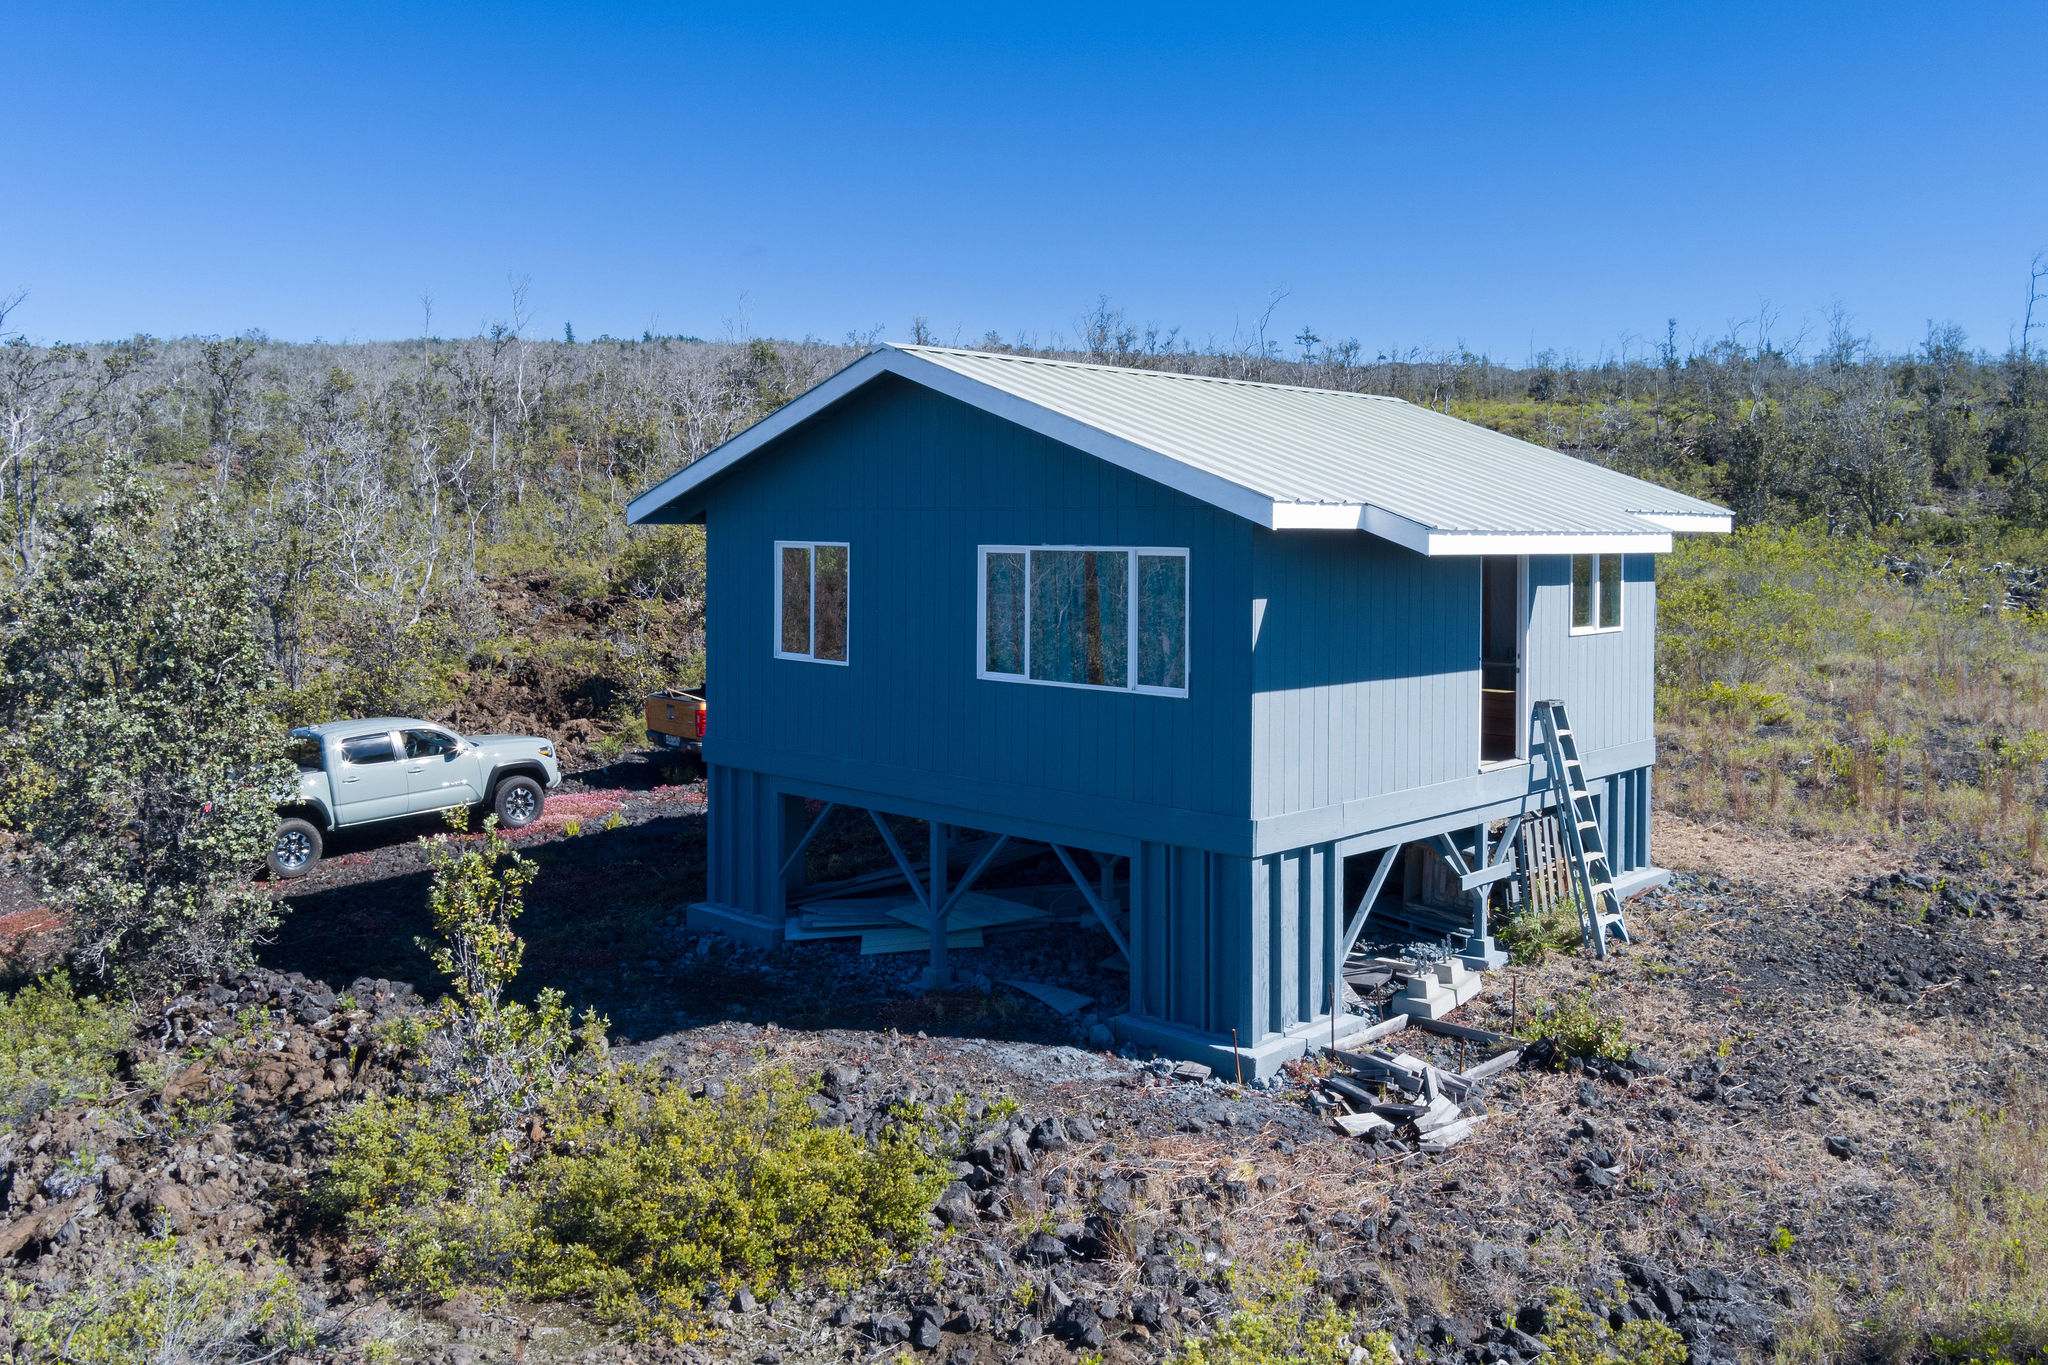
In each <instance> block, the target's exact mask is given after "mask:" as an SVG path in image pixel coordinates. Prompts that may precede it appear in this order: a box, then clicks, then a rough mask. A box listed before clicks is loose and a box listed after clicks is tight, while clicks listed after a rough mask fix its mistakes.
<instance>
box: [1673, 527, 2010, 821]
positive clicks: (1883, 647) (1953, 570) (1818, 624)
mask: <svg viewBox="0 0 2048 1365" xmlns="http://www.w3.org/2000/svg"><path fill="white" fill-rule="evenodd" d="M1905 562H1906V561H1904V560H1901V559H1900V558H1899V557H1898V556H1896V555H1895V554H1892V553H1891V552H1890V551H1889V550H1888V549H1887V547H1886V546H1885V545H1883V544H1881V543H1879V542H1877V541H1875V540H1872V539H1869V538H1867V537H1861V536H1842V535H1833V534H1829V533H1828V532H1827V531H1826V530H1825V529H1824V528H1822V527H1820V526H1818V525H1813V524H1808V525H1802V526H1795V527H1789V528H1787V527H1760V528H1753V529H1747V530H1743V531H1739V532H1737V533H1736V534H1734V535H1733V536H1728V537H1703V538H1695V539H1692V540H1689V541H1686V542H1684V543H1682V544H1681V545H1680V546H1679V547H1678V548H1677V550H1675V551H1674V552H1673V554H1672V555H1671V556H1670V557H1669V559H1668V561H1667V562H1666V563H1665V564H1664V565H1663V566H1662V567H1661V574H1660V582H1659V585H1658V659H1657V672H1658V682H1659V692H1658V703H1659V736H1658V738H1659V743H1660V747H1661V750H1662V753H1661V755H1660V758H1661V761H1660V763H1659V765H1658V767H1657V770H1656V782H1657V793H1656V796H1657V801H1658V804H1659V805H1660V806H1662V807H1663V808H1665V809H1668V810H1671V811H1673V812H1675V813H1678V814H1681V815H1686V816H1690V817H1693V818H1696V819H1722V820H1733V821H1736V822H1742V823H1749V824H1756V825H1763V826H1773V827H1782V828H1788V829H1790V830H1792V831H1793V832H1795V833H1800V834H1820V835H1860V836H1862V837H1866V838H1872V839H1875V840H1878V841H1888V840H1893V839H1902V838H1920V837H1930V836H1932V837H1949V838H1953V837H1961V838H1967V839H1971V840H1976V841H1979V842H1982V843H1986V844H1989V845H1991V846H1993V847H1994V848H1996V849H1997V850H1998V851H2000V852H2002V853H2004V854H2005V855H2007V856H2011V857H2015V858H2021V859H2026V860H2029V861H2035V860H2038V859H2039V858H2040V857H2041V855H2042V852H2043V845H2044V843H2048V831H2044V829H2043V827H2042V815H2041V808H2042V802H2043V797H2044V796H2048V630H2044V624H2048V623H2044V621H2043V619H2042V617H2041V615H2040V614H2039V613H2038V612H2034V611H2030V610H2025V609H2020V608H2011V609H2008V608H2007V606H2006V602H2005V587H2004V581H2003V579H2002V578H2000V577H1998V576H1997V575H1996V574H1992V573H1989V572H1985V571H1973V570H1970V569H1968V568H1966V567H1962V566H1960V565H1958V564H1956V563H1954V562H1949V563H1946V564H1945V565H1938V566H1936V568H1935V569H1933V570H1927V571H1924V572H1923V571H1921V570H1918V569H1915V570H1912V571H1911V572H1905V571H1901V572H1897V573H1894V572H1893V570H1894V569H1898V568H1899V566H1901V565H1902V564H1904V563H1905ZM1909 579H1910V580H1911V581H1908V580H1909Z"/></svg>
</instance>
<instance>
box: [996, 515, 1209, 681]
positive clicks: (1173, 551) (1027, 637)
mask: <svg viewBox="0 0 2048 1365" xmlns="http://www.w3.org/2000/svg"><path fill="white" fill-rule="evenodd" d="M1040 550H1085V551H1090V552H1093V553H1097V554H1101V553H1110V554H1121V555H1124V556H1126V561H1125V569H1124V572H1125V574H1126V578H1127V586H1126V590H1125V597H1124V601H1125V603H1126V604H1127V606H1126V612H1125V618H1124V648H1125V663H1124V676H1125V677H1126V678H1129V679H1130V680H1131V681H1130V682H1129V683H1128V684H1126V685H1125V686H1123V687H1111V686H1109V685H1108V684H1107V683H1104V684H1099V685H1098V684H1096V683H1074V682H1057V681H1055V680H1053V679H1051V678H1034V677H1032V676H1031V605H1030V604H1031V555H1032V554H1033V553H1034V552H1036V551H1040ZM990 555H1023V556H1024V603H1025V606H1024V671H1023V672H1022V673H991V672H989V670H988V557H989V556H990ZM1140 555H1151V556H1155V557H1165V556H1169V555H1178V556H1179V557H1180V559H1181V562H1182V565H1183V566H1184V567H1183V571H1182V573H1181V576H1180V611H1181V629H1182V631H1183V632H1184V638H1183V639H1182V641H1181V651H1182V654H1183V655H1184V656H1185V657H1184V659H1183V661H1182V675H1181V676H1182V679H1183V685H1182V686H1180V687H1144V686H1140V685H1139V683H1138V557H1139V556H1140ZM1191 558H1192V556H1190V555H1189V553H1188V549H1187V547H1186V546H1185V545H977V546H976V547H975V550H974V676H975V677H977V678H980V679H982V680H983V681H985V682H1006V683H1029V684H1031V685H1032V686H1033V687H1066V688H1072V689H1073V690H1075V691H1079V692H1134V693H1137V694H1138V695H1140V696H1146V697H1185V696H1187V694H1188V689H1187V686H1186V684H1187V683H1191V682H1193V681H1194V674H1195V651H1194V640H1193V634H1194V630H1193V627H1194V622H1193V620H1192V617H1191V613H1190V612H1189V610H1188V603H1189V600H1190V597H1191V596H1192V594H1193V592H1194V587H1193V583H1192V580H1191V577H1190V574H1189V573H1188V572H1187V569H1188V568H1191V567H1192V566H1191V565H1189V564H1188V561H1189V560H1190V559H1191Z"/></svg>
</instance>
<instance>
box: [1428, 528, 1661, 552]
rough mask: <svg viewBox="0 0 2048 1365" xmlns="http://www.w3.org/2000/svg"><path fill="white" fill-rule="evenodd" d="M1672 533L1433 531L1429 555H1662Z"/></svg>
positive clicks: (1430, 535)
mask: <svg viewBox="0 0 2048 1365" xmlns="http://www.w3.org/2000/svg"><path fill="white" fill-rule="evenodd" d="M1670 551H1671V533H1670V532H1668V531H1663V532H1636V531H1583V532H1580V531H1431V532H1430V533H1429V546H1428V548H1427V549H1425V550H1424V551H1423V552H1422V553H1424V554H1426V555H1433V556H1434V555H1603V554H1604V555H1661V554H1669V553H1670Z"/></svg>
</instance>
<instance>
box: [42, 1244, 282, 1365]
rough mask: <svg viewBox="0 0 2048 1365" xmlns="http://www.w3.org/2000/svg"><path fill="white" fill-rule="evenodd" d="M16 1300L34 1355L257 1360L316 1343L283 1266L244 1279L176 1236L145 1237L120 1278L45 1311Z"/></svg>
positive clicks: (120, 1362)
mask: <svg viewBox="0 0 2048 1365" xmlns="http://www.w3.org/2000/svg"><path fill="white" fill-rule="evenodd" d="M10 1297H11V1298H12V1297H14V1296H13V1295H12V1294H10ZM19 1302H20V1301H19V1299H18V1298H17V1299H16V1300H15V1303H14V1304H13V1305H12V1306H11V1309H10V1311H9V1313H8V1315H7V1316H8V1318H9V1320H10V1322H9V1325H10V1326H11V1327H12V1328H13V1330H14V1331H15V1332H16V1333H18V1334H19V1335H20V1337H21V1339H22V1341H23V1344H24V1345H25V1346H26V1347H27V1358H28V1359H30V1360H50V1361H63V1362H66V1365H166V1362H205V1363H206V1365H257V1362H261V1361H268V1360H273V1359H276V1358H277V1357H279V1356H281V1355H283V1354H284V1353H285V1352H286V1351H287V1350H305V1349H309V1348H311V1347H313V1346H314V1345H315V1344H316V1341H315V1337H314V1334H313V1331H312V1329H311V1327H310V1325H309V1324H308V1323H306V1321H305V1320H304V1318H303V1316H302V1314H301V1311H300V1308H299V1300H298V1295H297V1293H296V1292H295V1291H294V1289H293V1287H292V1282H291V1277H290V1276H288V1275H287V1274H285V1272H284V1271H282V1270H273V1271H270V1272H268V1273H262V1272H259V1273H256V1274H251V1275H245V1274H243V1273H242V1272H240V1271H238V1270H236V1269H233V1268H231V1267H229V1266H227V1265H225V1264H223V1263H222V1262H220V1261H217V1260H213V1259H210V1258H206V1257H201V1256H194V1255H190V1254H188V1253H187V1252H186V1251H185V1250H184V1249H183V1248H181V1247H179V1246H178V1244H177V1239H176V1238H172V1237H165V1238H162V1239H160V1240H157V1241H150V1242H144V1243H142V1245H141V1248H140V1258H139V1260H138V1261H137V1262H136V1263H135V1265H133V1266H132V1267H130V1268H129V1270H128V1271H127V1272H126V1273H125V1274H123V1275H122V1276H120V1277H119V1278H105V1277H103V1278H97V1279H93V1280H91V1281H89V1282H87V1283H86V1284H85V1285H83V1286H81V1287H79V1288H77V1289H74V1290H72V1291H71V1292H69V1293H67V1294H64V1295H62V1296H61V1297H59V1298H58V1299H57V1300H56V1302H54V1303H53V1304H51V1305H50V1306H49V1307H48V1308H43V1309H28V1308H23V1307H21V1306H19Z"/></svg>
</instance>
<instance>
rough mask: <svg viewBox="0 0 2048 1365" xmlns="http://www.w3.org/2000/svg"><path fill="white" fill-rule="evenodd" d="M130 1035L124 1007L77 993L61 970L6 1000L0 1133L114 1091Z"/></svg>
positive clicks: (1, 1005) (0, 1025)
mask: <svg viewBox="0 0 2048 1365" xmlns="http://www.w3.org/2000/svg"><path fill="white" fill-rule="evenodd" d="M129 1029H130V1021H129V1017H128V1011H127V1010H126V1009H125V1008H123V1007H122V1006H119V1005H114V1004H109V1003H107V1002H105V1001H102V1000H100V999H98V998H96V997H94V996H90V995H84V996H82V995H78V994H76V993H74V992H73V990H72V988H71V978H70V977H69V976H67V975H65V974H64V973H63V972H56V973H54V974H52V975H50V976H46V977H44V978H43V979H42V980H41V981H37V982H35V983H33V984H31V985H27V986H24V987H22V988H21V989H20V990H18V991H16V992H15V993H14V994H13V995H12V996H0V1131H4V1130H6V1129H8V1128H11V1127H15V1126H17V1125H20V1124H23V1123H26V1122H28V1121H29V1120H30V1119H33V1118H34V1117H35V1116H36V1115H37V1114H39V1113H41V1112H42V1111H44V1110H45V1109H51V1108H55V1107H56V1106H58V1105H63V1104H70V1103H71V1102H72V1101H74V1100H87V1099H98V1098H99V1097H100V1096H102V1095H105V1094H107V1093H109V1092H110V1091H111V1090H112V1089H113V1086H114V1058H115V1054H117V1053H118V1052H119V1051H120V1050H121V1048H122V1047H123V1046H124V1045H125V1044H126V1043H127V1041H128V1038H129Z"/></svg>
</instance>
